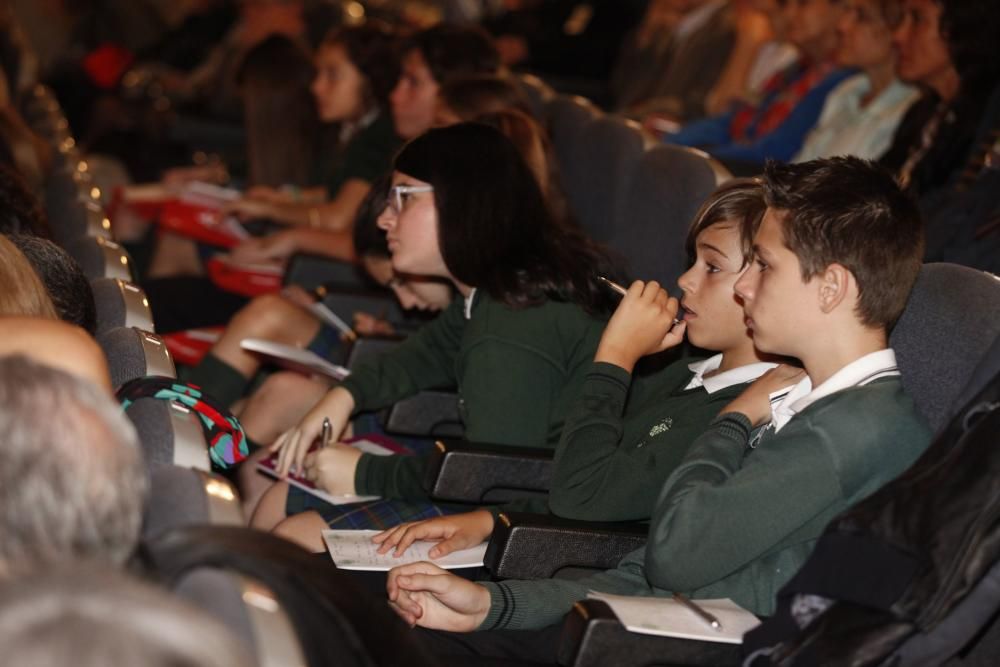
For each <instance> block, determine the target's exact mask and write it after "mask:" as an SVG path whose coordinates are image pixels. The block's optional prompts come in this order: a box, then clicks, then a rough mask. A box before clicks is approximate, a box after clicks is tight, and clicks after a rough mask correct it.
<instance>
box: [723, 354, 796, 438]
mask: <svg viewBox="0 0 1000 667" xmlns="http://www.w3.org/2000/svg"><path fill="white" fill-rule="evenodd" d="M805 375H806V372H805V371H804V370H802V369H801V368H799V367H798V366H790V365H788V364H778V365H777V366H775V367H774V368H772V369H771V370H769V371H768V372H766V373H764V374H763V375H761V376H760V377H759V378H757V379H756V380H754V382H753V383H752V384H751V385H750V386H749V387H747V388H746V389H745V390H744V391H743V393H742V394H740V395H739V396H737V397H736V398H735V399H733V401H732V403H730V404H729V405H727V406H726V407H725V409H723V411H722V413H726V412H739V413H740V414H744V415H746V416H747V418H748V419H749V420H750V422H751V423H752V424H753V425H754V426H760V425H761V424H763V423H765V422H767V421H770V419H771V398H770V397H771V394H773V393H774V392H776V391H778V390H779V389H784V388H785V387H790V386H792V385H794V384H797V383H798V382H799V381H800V380H801V379H802V378H804V377H805Z"/></svg>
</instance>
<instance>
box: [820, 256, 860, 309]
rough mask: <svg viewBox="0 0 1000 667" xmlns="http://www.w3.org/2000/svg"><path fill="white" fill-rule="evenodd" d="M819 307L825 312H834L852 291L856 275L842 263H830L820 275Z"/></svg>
mask: <svg viewBox="0 0 1000 667" xmlns="http://www.w3.org/2000/svg"><path fill="white" fill-rule="evenodd" d="M819 278H820V280H819V307H820V310H821V311H822V312H823V313H832V312H833V311H834V310H835V309H836V308H837V307H838V306H839V305H840V304H841V303H843V301H844V299H846V298H847V297H848V295H849V294H850V291H851V283H852V282H853V280H854V276H853V275H852V274H851V272H850V271H849V270H848V269H847V267H845V266H844V265H842V264H837V263H833V264H830V265H829V266H828V267H826V269H824V270H823V273H822V274H820V276H819Z"/></svg>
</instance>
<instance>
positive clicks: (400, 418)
mask: <svg viewBox="0 0 1000 667" xmlns="http://www.w3.org/2000/svg"><path fill="white" fill-rule="evenodd" d="M382 426H383V427H384V428H385V430H386V431H387V432H389V433H396V434H398V435H412V436H426V437H452V438H454V437H461V436H462V433H463V432H464V431H465V427H464V426H463V425H462V417H461V416H460V415H459V412H458V395H456V394H455V393H454V392H449V391H431V390H424V391H421V392H420V393H419V394H416V395H415V396H410V397H409V398H404V399H403V400H401V401H396V402H395V403H394V404H393V405H392V406H390V407H389V408H387V409H386V411H385V412H384V413H383V414H382Z"/></svg>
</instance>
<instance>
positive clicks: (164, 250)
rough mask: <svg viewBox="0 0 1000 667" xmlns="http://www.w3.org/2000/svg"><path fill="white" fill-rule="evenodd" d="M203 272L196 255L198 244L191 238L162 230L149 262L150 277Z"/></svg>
mask: <svg viewBox="0 0 1000 667" xmlns="http://www.w3.org/2000/svg"><path fill="white" fill-rule="evenodd" d="M204 273H205V270H204V268H203V267H202V265H201V257H199V256H198V245H197V244H196V243H195V242H194V241H192V240H191V239H188V238H184V237H183V236H178V235H177V234H171V233H170V232H164V233H162V234H160V235H159V237H158V238H157V239H156V249H155V250H154V251H153V259H152V261H150V263H149V277H150V278H169V277H170V276H200V275H203V274H204Z"/></svg>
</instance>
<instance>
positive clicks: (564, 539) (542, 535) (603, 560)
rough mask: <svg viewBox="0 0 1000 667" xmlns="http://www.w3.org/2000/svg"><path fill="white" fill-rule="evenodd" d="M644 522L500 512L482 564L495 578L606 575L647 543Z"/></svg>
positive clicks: (646, 528)
mask: <svg viewBox="0 0 1000 667" xmlns="http://www.w3.org/2000/svg"><path fill="white" fill-rule="evenodd" d="M648 531H649V526H648V525H647V524H645V523H638V522H635V523H632V522H622V523H595V522H590V521H574V520H571V519H562V518H559V517H556V516H551V515H546V514H527V513H520V512H501V513H500V515H499V517H498V521H497V522H496V526H495V527H494V528H493V536H492V537H491V538H490V543H489V546H487V548H486V556H485V564H486V568H487V569H488V570H489V571H490V573H491V574H492V575H493V576H494V577H497V578H500V579H549V578H551V577H553V576H555V574H556V572H558V571H559V570H562V569H564V568H588V569H595V570H609V569H611V568H613V567H616V566H617V565H618V562H619V561H620V560H621V559H622V558H623V557H624V556H625V555H626V554H628V553H629V552H632V551H635V550H636V549H638V548H640V547H642V546H643V545H644V544H645V543H646V535H647V533H648Z"/></svg>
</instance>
